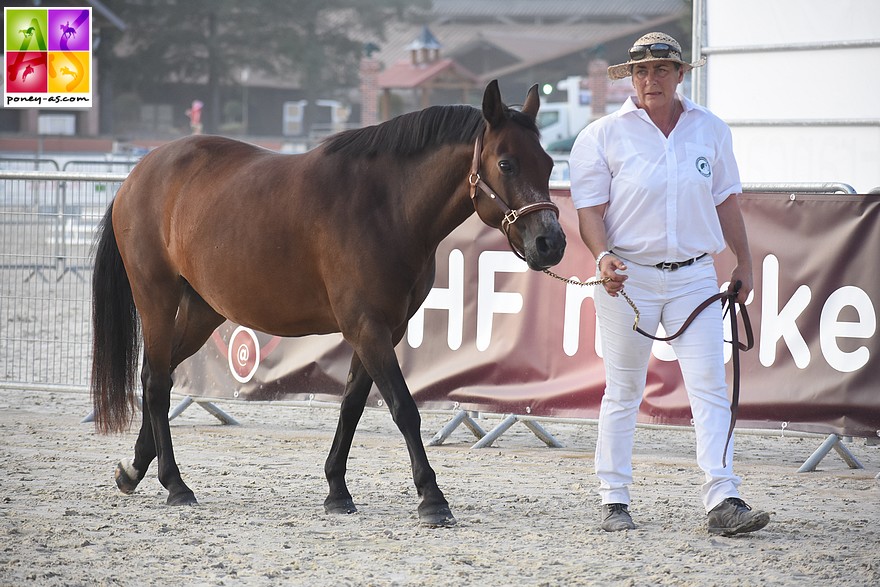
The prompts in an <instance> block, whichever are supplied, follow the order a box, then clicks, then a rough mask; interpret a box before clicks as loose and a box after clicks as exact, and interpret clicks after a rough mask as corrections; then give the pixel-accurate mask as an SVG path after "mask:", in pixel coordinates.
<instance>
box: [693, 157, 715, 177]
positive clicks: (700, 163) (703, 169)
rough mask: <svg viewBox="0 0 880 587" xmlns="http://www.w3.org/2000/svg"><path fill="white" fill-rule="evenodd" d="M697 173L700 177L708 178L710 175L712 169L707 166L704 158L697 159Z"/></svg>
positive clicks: (707, 162) (707, 161) (706, 160)
mask: <svg viewBox="0 0 880 587" xmlns="http://www.w3.org/2000/svg"><path fill="white" fill-rule="evenodd" d="M697 171H699V172H700V175H702V176H703V177H709V176H710V175H712V167H711V166H710V165H709V160H708V159H706V158H705V157H697Z"/></svg>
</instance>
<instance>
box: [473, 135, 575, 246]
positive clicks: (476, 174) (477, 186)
mask: <svg viewBox="0 0 880 587" xmlns="http://www.w3.org/2000/svg"><path fill="white" fill-rule="evenodd" d="M482 153H483V133H480V134H478V135H477V140H476V141H474V160H473V163H472V164H471V172H470V174H469V175H468V184H470V186H471V202H473V204H474V210H476V209H477V194H478V193H479V192H483V193H484V194H486V195H487V196H489V199H490V200H492V201H493V202H495V204H496V205H497V206H498V207H499V208H500V209H501V213H502V214H503V215H504V218H503V219H502V220H501V229H502V230H503V231H504V234H505V235H507V239H508V242H510V226H511V225H512V224H513V223H514V222H516V221H517V220H518V219H519V218H520V217H522V216H525V215H526V214H531V213H532V212H537V211H539V210H552V211H553V213H554V214H556V217H557V218H559V208H558V207H557V206H556V204H554V203H553V202H534V203H531V204H526V205H525V206H523V207H521V208H518V209H516V210H513V209H511V207H510V206H508V205H507V203H506V202H505V201H504V200H502V199H501V197H500V196H498V195H497V194H496V193H495V190H493V189H492V188H491V187H489V184H487V183H486V182H485V181H483V178H482V177H481V176H480V156H481V155H482ZM478 214H479V213H478ZM481 218H482V217H481ZM483 222H486V221H485V220H483ZM486 224H488V222H486ZM510 248H511V249H513V252H514V253H516V254H517V255H519V256H520V257H522V254H521V252H520V251H517V250H516V248H515V247H514V246H513V243H511V247H510Z"/></svg>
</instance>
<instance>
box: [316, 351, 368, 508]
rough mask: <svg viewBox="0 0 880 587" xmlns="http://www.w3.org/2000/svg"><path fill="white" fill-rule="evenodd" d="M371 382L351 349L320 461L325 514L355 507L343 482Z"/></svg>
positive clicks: (358, 358)
mask: <svg viewBox="0 0 880 587" xmlns="http://www.w3.org/2000/svg"><path fill="white" fill-rule="evenodd" d="M372 386H373V380H372V379H371V378H370V375H369V374H368V373H367V371H366V369H364V366H363V364H362V363H361V360H360V357H358V355H357V353H355V354H354V356H353V357H352V359H351V368H350V369H349V371H348V381H347V382H346V384H345V393H344V394H343V396H342V405H341V406H340V408H339V423H338V424H337V426H336V436H334V438H333V445H332V446H331V447H330V454H329V455H328V456H327V461H326V463H325V464H324V475H325V476H326V477H327V483H328V485H329V486H330V493H329V494H328V495H327V499H325V500H324V510H325V511H326V512H327V513H328V514H353V513H354V512H356V511H357V508H356V507H355V506H354V500H352V498H351V493H349V492H348V487H347V486H346V484H345V472H346V463H347V462H348V455H349V452H350V451H351V443H352V440H353V439H354V432H355V429H356V428H357V425H358V422H359V421H360V419H361V416H362V415H363V413H364V406H366V404H367V396H368V395H369V394H370V388H371V387H372Z"/></svg>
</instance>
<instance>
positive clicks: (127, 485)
mask: <svg viewBox="0 0 880 587" xmlns="http://www.w3.org/2000/svg"><path fill="white" fill-rule="evenodd" d="M126 469H127V467H126V466H125V465H124V464H122V461H120V462H119V463H117V464H116V472H115V477H116V487H118V488H119V491H121V492H122V493H124V494H126V495H130V494H132V493H134V490H135V489H137V486H138V483H140V481H139V480H138V479H136V478H133V477H132V476H131V475H129V474H128V471H127V470H126ZM132 470H134V469H133V468H132Z"/></svg>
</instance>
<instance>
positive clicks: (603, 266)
mask: <svg viewBox="0 0 880 587" xmlns="http://www.w3.org/2000/svg"><path fill="white" fill-rule="evenodd" d="M618 271H626V263H624V262H623V261H621V260H620V259H618V258H617V257H615V256H614V255H605V256H604V257H602V260H601V262H600V263H599V277H601V278H602V279H605V278H607V279H608V281H606V282H605V283H604V284H602V285H604V286H605V291H606V292H608V295H609V296H611V297H612V298H616V297H617V294H618V293H620V290H622V289H623V282H624V281H626V280H627V276H626V275H624V274H623V273H618Z"/></svg>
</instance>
